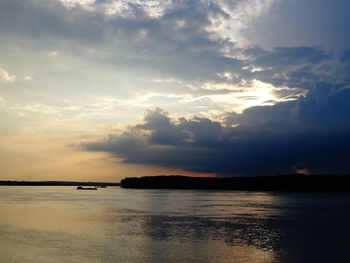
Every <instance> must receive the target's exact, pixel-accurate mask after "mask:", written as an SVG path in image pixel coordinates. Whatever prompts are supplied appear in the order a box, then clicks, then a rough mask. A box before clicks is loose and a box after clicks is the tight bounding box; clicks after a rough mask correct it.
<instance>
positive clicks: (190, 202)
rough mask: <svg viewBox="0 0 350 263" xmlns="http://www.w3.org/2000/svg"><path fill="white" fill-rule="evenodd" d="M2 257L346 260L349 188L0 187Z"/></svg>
mask: <svg viewBox="0 0 350 263" xmlns="http://www.w3.org/2000/svg"><path fill="white" fill-rule="evenodd" d="M0 215H1V216H0V236H1V239H0V262H1V263H7V262H24V263H25V262H38V263H40V262H219V263H220V262H347V252H346V250H347V242H348V239H349V237H350V235H349V234H350V231H349V226H348V222H349V219H350V196H348V195H339V194H289V193H261V192H232V191H231V192H230V191H227V192H225V191H221V192H220V191H191V190H132V189H121V188H118V187H114V188H112V187H110V188H106V189H99V190H98V191H76V190H75V188H74V187H28V186H26V187H0Z"/></svg>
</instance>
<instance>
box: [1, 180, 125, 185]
mask: <svg viewBox="0 0 350 263" xmlns="http://www.w3.org/2000/svg"><path fill="white" fill-rule="evenodd" d="M1 185H8V186H11V185H23V186H120V183H108V182H69V181H0V186H1Z"/></svg>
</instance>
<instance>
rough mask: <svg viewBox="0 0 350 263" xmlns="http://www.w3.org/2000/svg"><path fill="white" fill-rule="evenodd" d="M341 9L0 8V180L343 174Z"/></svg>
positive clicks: (73, 2)
mask: <svg viewBox="0 0 350 263" xmlns="http://www.w3.org/2000/svg"><path fill="white" fill-rule="evenodd" d="M349 10H350V1H348V0H307V1H305V0H293V1H291V0H202V1H195V0H188V1H171V0H163V1H162V0H159V1H157V0H129V1H128V0H104V1H102V0H100V1H94V0H25V1H24V0H0V180H81V181H89V180H90V181H91V180H93V181H119V180H120V179H122V178H124V177H128V176H144V175H158V174H184V175H193V176H233V175H243V176H247V175H274V174H285V173H296V172H300V173H307V174H320V173H350V136H349V134H350V133H349V132H350V89H349V88H350V19H349Z"/></svg>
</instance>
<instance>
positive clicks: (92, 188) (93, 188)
mask: <svg viewBox="0 0 350 263" xmlns="http://www.w3.org/2000/svg"><path fill="white" fill-rule="evenodd" d="M77 190H97V188H96V187H82V186H78V187H77Z"/></svg>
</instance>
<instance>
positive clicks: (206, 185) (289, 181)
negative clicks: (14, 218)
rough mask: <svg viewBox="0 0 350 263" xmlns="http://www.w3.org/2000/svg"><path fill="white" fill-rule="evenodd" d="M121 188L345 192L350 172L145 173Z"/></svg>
mask: <svg viewBox="0 0 350 263" xmlns="http://www.w3.org/2000/svg"><path fill="white" fill-rule="evenodd" d="M121 186H122V187H123V188H141V189H201V190H241V191H292V192H342V193H344V192H347V193H350V175H301V174H290V175H277V176H256V177H188V176H181V175H173V176H147V177H140V178H137V177H132V178H125V179H123V180H121Z"/></svg>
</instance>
